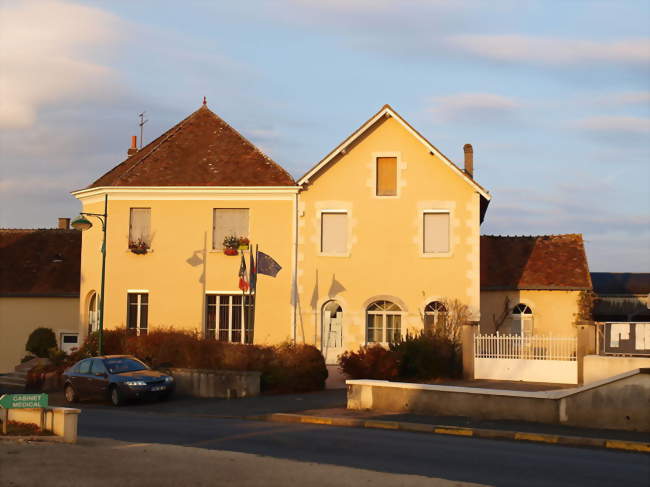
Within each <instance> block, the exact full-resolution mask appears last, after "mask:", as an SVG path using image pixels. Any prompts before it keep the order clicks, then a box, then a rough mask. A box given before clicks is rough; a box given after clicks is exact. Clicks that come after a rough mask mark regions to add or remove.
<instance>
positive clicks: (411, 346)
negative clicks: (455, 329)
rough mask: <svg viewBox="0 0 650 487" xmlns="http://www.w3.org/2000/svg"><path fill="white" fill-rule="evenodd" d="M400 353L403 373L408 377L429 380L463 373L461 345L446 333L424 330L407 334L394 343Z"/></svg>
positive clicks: (400, 374)
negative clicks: (443, 334)
mask: <svg viewBox="0 0 650 487" xmlns="http://www.w3.org/2000/svg"><path fill="white" fill-rule="evenodd" d="M390 349H391V350H392V351H394V352H395V353H397V354H398V356H399V377H400V378H402V379H406V380H429V379H435V378H439V377H450V378H455V377H459V376H460V375H462V356H461V352H460V346H459V345H457V344H456V343H455V342H454V341H453V340H451V339H450V338H448V337H446V336H441V335H436V334H432V333H425V332H420V333H418V334H414V335H412V334H407V335H406V337H405V338H404V340H402V341H400V342H396V343H392V344H391V345H390Z"/></svg>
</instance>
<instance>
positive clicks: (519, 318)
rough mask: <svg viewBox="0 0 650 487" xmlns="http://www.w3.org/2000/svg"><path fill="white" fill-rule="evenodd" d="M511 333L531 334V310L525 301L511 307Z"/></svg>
mask: <svg viewBox="0 0 650 487" xmlns="http://www.w3.org/2000/svg"><path fill="white" fill-rule="evenodd" d="M511 318H512V333H513V334H515V335H521V336H531V335H532V334H533V310H532V309H530V306H528V305H527V304H525V303H519V304H517V305H516V306H515V307H514V308H512V315H511Z"/></svg>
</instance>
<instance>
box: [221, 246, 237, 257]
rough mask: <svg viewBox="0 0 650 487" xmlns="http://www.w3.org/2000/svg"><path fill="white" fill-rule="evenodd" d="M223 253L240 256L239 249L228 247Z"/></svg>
mask: <svg viewBox="0 0 650 487" xmlns="http://www.w3.org/2000/svg"><path fill="white" fill-rule="evenodd" d="M223 253H224V254H225V255H238V254H239V251H238V250H237V249H233V248H230V247H226V248H225V249H223Z"/></svg>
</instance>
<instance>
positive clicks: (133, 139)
mask: <svg viewBox="0 0 650 487" xmlns="http://www.w3.org/2000/svg"><path fill="white" fill-rule="evenodd" d="M136 152H138V136H137V135H132V136H131V147H129V150H128V151H126V155H127V156H132V155H133V154H135V153H136Z"/></svg>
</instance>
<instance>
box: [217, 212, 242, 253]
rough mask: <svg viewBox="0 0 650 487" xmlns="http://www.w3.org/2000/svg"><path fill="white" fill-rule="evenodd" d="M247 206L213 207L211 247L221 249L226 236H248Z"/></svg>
mask: <svg viewBox="0 0 650 487" xmlns="http://www.w3.org/2000/svg"><path fill="white" fill-rule="evenodd" d="M249 213H250V211H249V209H248V208H214V210H213V213H212V248H213V249H216V250H221V249H222V248H223V240H224V238H226V237H231V236H235V237H246V238H249V237H250V235H249V218H250V215H249Z"/></svg>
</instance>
